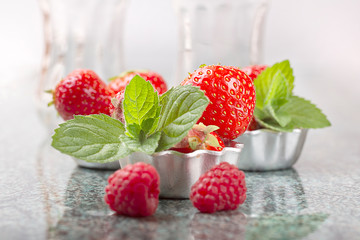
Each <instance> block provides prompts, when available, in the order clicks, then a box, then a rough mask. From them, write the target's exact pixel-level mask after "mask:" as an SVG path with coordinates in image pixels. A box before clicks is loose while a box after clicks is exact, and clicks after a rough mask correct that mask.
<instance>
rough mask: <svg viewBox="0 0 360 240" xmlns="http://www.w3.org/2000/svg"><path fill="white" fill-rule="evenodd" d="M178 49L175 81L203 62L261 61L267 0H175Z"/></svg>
mask: <svg viewBox="0 0 360 240" xmlns="http://www.w3.org/2000/svg"><path fill="white" fill-rule="evenodd" d="M174 7H175V11H176V13H177V17H178V30H179V48H178V50H179V52H178V60H177V73H176V78H177V79H176V81H178V83H180V82H181V81H182V80H183V79H184V78H185V77H186V76H187V73H189V72H190V73H192V72H193V71H194V70H195V69H197V68H198V67H199V66H200V65H202V64H206V65H212V64H222V65H230V66H236V67H244V66H246V65H250V64H257V63H260V62H261V56H262V41H263V28H264V22H265V16H266V12H267V9H268V1H267V0H174Z"/></svg>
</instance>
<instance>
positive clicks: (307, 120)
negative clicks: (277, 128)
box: [277, 96, 331, 128]
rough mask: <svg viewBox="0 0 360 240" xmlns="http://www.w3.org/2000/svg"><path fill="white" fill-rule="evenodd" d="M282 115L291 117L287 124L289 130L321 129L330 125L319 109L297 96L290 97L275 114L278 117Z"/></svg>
mask: <svg viewBox="0 0 360 240" xmlns="http://www.w3.org/2000/svg"><path fill="white" fill-rule="evenodd" d="M283 114H288V115H290V116H291V122H290V123H289V124H287V127H291V128H323V127H328V126H330V125H331V123H330V122H329V120H328V119H327V118H326V116H325V115H324V114H323V113H322V112H321V110H320V109H319V108H317V107H316V106H315V105H314V104H312V103H311V102H310V101H309V100H306V99H304V98H301V97H297V96H291V97H290V99H289V101H288V102H287V103H286V104H285V105H283V106H282V107H281V108H280V109H279V111H278V112H277V115H278V116H281V115H283Z"/></svg>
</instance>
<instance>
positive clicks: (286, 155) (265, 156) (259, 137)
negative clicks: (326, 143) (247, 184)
mask: <svg viewBox="0 0 360 240" xmlns="http://www.w3.org/2000/svg"><path fill="white" fill-rule="evenodd" d="M307 132H308V129H295V130H293V131H292V132H274V131H271V130H268V129H259V130H255V131H247V132H245V133H244V134H242V135H241V136H240V137H238V138H237V139H235V141H236V142H240V143H242V144H244V146H245V147H244V149H243V151H242V153H241V161H239V163H238V165H237V166H238V167H239V168H240V169H242V170H247V171H270V170H281V169H287V168H290V167H291V166H293V165H294V164H295V162H296V161H297V160H298V158H299V156H300V154H301V151H302V148H303V146H304V143H305V140H306V135H307Z"/></svg>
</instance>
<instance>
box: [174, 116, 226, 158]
mask: <svg viewBox="0 0 360 240" xmlns="http://www.w3.org/2000/svg"><path fill="white" fill-rule="evenodd" d="M217 129H218V127H216V126H205V125H204V124H202V123H200V124H195V125H194V127H193V128H192V129H190V131H189V132H188V134H187V135H186V136H185V137H184V138H183V139H182V140H181V141H180V142H179V143H177V144H176V145H175V146H174V147H172V148H170V150H175V151H178V152H182V153H190V152H193V151H195V150H201V149H203V150H212V151H222V150H223V149H224V147H225V145H224V142H223V141H222V140H221V138H220V137H219V136H218V135H217V134H216V133H215V132H213V131H215V130H217Z"/></svg>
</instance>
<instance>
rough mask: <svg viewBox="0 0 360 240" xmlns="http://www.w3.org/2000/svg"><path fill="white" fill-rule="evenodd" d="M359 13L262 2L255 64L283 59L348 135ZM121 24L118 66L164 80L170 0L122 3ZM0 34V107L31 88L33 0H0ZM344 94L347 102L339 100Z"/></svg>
mask: <svg viewBox="0 0 360 240" xmlns="http://www.w3.org/2000/svg"><path fill="white" fill-rule="evenodd" d="M103 3H104V4H105V3H106V1H103ZM359 10H360V1H357V0H342V1H339V0H338V1H336V0H318V1H312V0H304V1H296V0H272V1H269V10H268V12H267V15H266V22H265V28H264V40H263V54H262V56H263V57H262V61H261V63H263V64H269V65H271V64H273V63H275V62H278V61H282V60H284V59H289V60H290V62H291V65H292V67H293V69H294V74H295V77H296V78H295V84H296V86H295V93H296V94H297V95H300V96H302V97H305V98H308V99H311V100H312V101H313V102H314V103H316V104H317V105H318V106H319V107H320V108H321V109H323V111H324V112H325V114H327V115H328V116H329V119H330V121H331V122H332V123H333V125H337V124H342V122H343V120H344V119H346V121H347V122H348V123H349V124H346V126H344V128H345V129H348V132H349V133H353V134H358V133H359V130H356V129H355V130H353V129H352V127H350V126H351V125H352V124H354V125H355V124H356V123H357V121H358V120H359V115H358V114H357V115H356V116H355V115H353V117H351V116H349V115H348V113H350V112H354V111H358V110H356V109H357V108H356V107H358V105H360V104H359V97H358V93H357V92H358V91H359V90H360V84H359V81H360V73H359V69H360V60H359V56H360V44H359V43H360V15H359V14H358V12H359ZM75 14H76V13H75ZM96 17H98V16H94V18H96ZM70 21H71V19H70ZM124 21H125V25H124V30H123V44H124V66H123V68H124V69H133V68H148V69H152V70H154V71H158V72H159V73H160V74H162V75H163V76H164V78H165V79H166V81H167V82H168V84H169V85H172V84H173V79H174V76H175V74H176V73H175V72H176V64H177V57H178V51H177V48H178V43H179V41H178V37H179V36H178V35H179V33H178V31H177V30H178V29H177V26H178V25H177V24H178V19H177V17H176V15H175V13H174V7H173V1H171V0H151V1H149V0H129V2H128V8H127V10H126V15H125V16H124ZM0 32H1V38H0V53H1V54H0V74H1V78H0V79H1V80H0V89H1V90H0V93H1V96H2V103H1V105H2V107H5V102H6V99H9V98H10V97H11V99H12V98H13V97H14V98H16V89H17V86H18V85H19V84H26V85H29V88H28V91H34V92H35V91H36V85H37V84H38V77H37V74H38V73H39V71H40V67H41V61H42V56H43V54H44V33H43V18H42V15H41V11H40V8H39V2H38V1H37V0H12V1H0ZM184 76H186V73H184ZM344 94H346V95H348V96H349V97H350V100H351V101H350V102H349V98H347V99H348V100H347V101H346V102H344V101H343V100H342V95H344ZM9 111H12V110H11V109H10V110H9ZM1 118H3V115H2V117H1ZM335 130H336V129H335Z"/></svg>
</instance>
